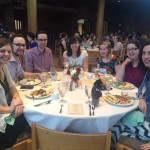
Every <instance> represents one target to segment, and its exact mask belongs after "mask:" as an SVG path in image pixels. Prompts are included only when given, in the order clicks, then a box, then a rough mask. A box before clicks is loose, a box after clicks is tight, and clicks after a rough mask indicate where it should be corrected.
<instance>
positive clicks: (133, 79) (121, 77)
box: [116, 40, 146, 87]
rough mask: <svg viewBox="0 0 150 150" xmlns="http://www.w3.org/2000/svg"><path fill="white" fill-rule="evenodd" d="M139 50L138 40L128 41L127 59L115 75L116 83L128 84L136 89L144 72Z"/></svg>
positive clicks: (144, 68)
mask: <svg viewBox="0 0 150 150" xmlns="http://www.w3.org/2000/svg"><path fill="white" fill-rule="evenodd" d="M140 48H141V45H140V43H139V41H138V40H130V41H129V42H128V43H127V45H126V51H127V56H128V57H127V58H126V60H125V61H124V62H123V63H122V65H121V67H120V69H119V71H118V72H117V74H116V79H117V80H118V81H123V82H129V83H132V84H133V85H135V86H136V87H139V86H140V84H141V82H142V80H143V78H144V75H145V72H146V67H145V66H144V64H143V61H142V52H141V50H140Z"/></svg>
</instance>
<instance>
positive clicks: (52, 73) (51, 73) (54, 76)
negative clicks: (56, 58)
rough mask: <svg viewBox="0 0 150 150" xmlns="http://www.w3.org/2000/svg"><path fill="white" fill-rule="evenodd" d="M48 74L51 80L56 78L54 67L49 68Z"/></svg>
mask: <svg viewBox="0 0 150 150" xmlns="http://www.w3.org/2000/svg"><path fill="white" fill-rule="evenodd" d="M50 75H51V80H52V81H56V80H57V71H56V68H55V67H51V68H50Z"/></svg>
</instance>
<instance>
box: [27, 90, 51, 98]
mask: <svg viewBox="0 0 150 150" xmlns="http://www.w3.org/2000/svg"><path fill="white" fill-rule="evenodd" d="M52 93H53V89H52V88H50V89H46V90H45V89H42V88H41V89H38V90H32V91H28V92H26V93H25V95H26V96H27V97H29V98H36V99H41V98H46V97H49V96H50V95H51V94H52Z"/></svg>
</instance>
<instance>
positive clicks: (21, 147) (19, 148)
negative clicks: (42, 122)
mask: <svg viewBox="0 0 150 150" xmlns="http://www.w3.org/2000/svg"><path fill="white" fill-rule="evenodd" d="M5 150H32V140H31V139H26V140H24V141H21V142H19V143H17V144H15V145H13V146H12V147H10V148H7V149H5Z"/></svg>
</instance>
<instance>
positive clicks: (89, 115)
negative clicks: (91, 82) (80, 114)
mask: <svg viewBox="0 0 150 150" xmlns="http://www.w3.org/2000/svg"><path fill="white" fill-rule="evenodd" d="M91 115H92V113H91V105H90V104H89V116H91Z"/></svg>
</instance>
